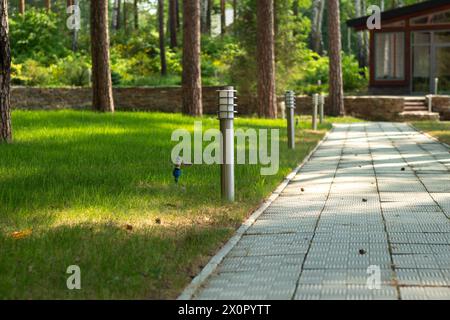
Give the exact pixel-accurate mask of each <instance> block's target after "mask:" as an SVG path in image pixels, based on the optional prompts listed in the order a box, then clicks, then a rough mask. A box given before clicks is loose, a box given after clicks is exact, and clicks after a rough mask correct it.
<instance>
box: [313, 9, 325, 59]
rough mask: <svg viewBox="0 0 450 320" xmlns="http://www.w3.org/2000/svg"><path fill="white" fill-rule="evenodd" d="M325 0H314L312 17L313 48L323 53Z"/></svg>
mask: <svg viewBox="0 0 450 320" xmlns="http://www.w3.org/2000/svg"><path fill="white" fill-rule="evenodd" d="M324 9H325V0H314V2H313V10H312V18H311V49H312V50H313V51H314V52H317V53H318V54H322V53H323V37H322V24H323V12H324Z"/></svg>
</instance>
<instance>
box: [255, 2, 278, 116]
mask: <svg viewBox="0 0 450 320" xmlns="http://www.w3.org/2000/svg"><path fill="white" fill-rule="evenodd" d="M256 20H257V35H256V37H257V48H256V50H257V69H258V102H257V105H258V113H259V115H260V116H262V117H267V118H276V116H277V103H276V91H275V39H274V3H273V0H258V1H257V4H256Z"/></svg>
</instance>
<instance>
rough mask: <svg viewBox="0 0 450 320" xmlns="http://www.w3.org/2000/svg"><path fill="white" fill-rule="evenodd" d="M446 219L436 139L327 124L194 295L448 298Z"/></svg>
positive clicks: (448, 211)
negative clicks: (306, 157)
mask: <svg viewBox="0 0 450 320" xmlns="http://www.w3.org/2000/svg"><path fill="white" fill-rule="evenodd" d="M449 218H450V153H449V150H448V149H447V148H446V147H445V146H443V145H441V144H439V143H436V142H434V141H433V140H431V139H429V138H428V137H426V136H424V135H422V134H420V133H418V132H417V131H415V130H414V129H412V128H411V127H409V126H408V125H406V124H398V123H367V124H351V125H336V126H335V129H334V130H333V132H332V133H331V134H330V135H329V136H328V139H327V140H326V141H324V143H323V144H322V145H321V147H320V148H319V149H318V150H317V151H316V152H315V153H314V155H313V156H312V158H311V159H310V161H308V162H307V163H306V164H305V165H304V166H303V168H302V169H301V170H300V171H299V173H298V175H297V176H296V177H295V178H294V179H293V181H292V182H291V183H290V184H289V185H288V186H287V188H286V189H285V190H284V192H283V193H282V195H281V196H280V197H279V198H278V199H277V200H276V201H275V202H274V203H273V204H272V205H271V206H270V207H269V208H268V209H267V210H266V211H265V212H264V213H263V214H262V215H261V216H260V218H259V219H258V220H257V221H256V222H255V223H254V224H253V226H251V227H250V228H249V229H248V231H247V232H246V234H245V235H244V236H243V237H242V239H241V240H240V241H239V242H238V244H237V245H236V247H234V249H233V250H232V251H231V252H230V253H229V254H228V255H227V256H226V257H225V259H224V261H223V262H222V264H221V265H220V266H219V268H218V269H217V271H216V272H215V274H213V275H212V276H211V277H209V279H208V280H207V281H206V283H205V284H204V285H203V287H202V288H201V289H200V290H198V291H197V293H196V296H195V298H196V299H450V220H449ZM371 266H372V267H371ZM368 268H369V269H368ZM378 268H379V269H378ZM377 270H379V271H380V273H379V274H380V279H381V286H380V287H379V288H378V289H372V290H371V289H370V288H369V287H368V286H367V282H368V279H376V275H377ZM368 272H369V273H368ZM372 272H375V273H372ZM371 275H372V276H371ZM369 277H370V278H369ZM369 283H373V282H371V281H370V280H369Z"/></svg>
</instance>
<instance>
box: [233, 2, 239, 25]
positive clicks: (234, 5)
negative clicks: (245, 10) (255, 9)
mask: <svg viewBox="0 0 450 320" xmlns="http://www.w3.org/2000/svg"><path fill="white" fill-rule="evenodd" d="M237 15H238V8H237V0H233V24H234V23H235V22H236V20H237Z"/></svg>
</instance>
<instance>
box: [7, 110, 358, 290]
mask: <svg viewBox="0 0 450 320" xmlns="http://www.w3.org/2000/svg"><path fill="white" fill-rule="evenodd" d="M335 120H336V119H329V121H335ZM193 121H194V119H193V118H190V117H183V116H181V115H179V114H162V113H122V112H118V113H116V114H114V115H111V114H97V113H92V112H82V111H15V112H14V113H13V125H14V139H15V143H14V144H12V145H0V299H14V298H20V299H54V298H61V299H86V298H92V299H108V298H116V299H167V298H175V297H176V296H177V295H178V294H179V293H180V292H181V290H182V289H183V288H184V286H186V285H187V284H188V283H189V281H190V280H191V277H192V276H194V275H195V274H196V273H197V272H198V271H199V270H200V268H201V266H202V265H204V264H205V263H206V262H207V261H208V259H209V257H210V256H211V255H212V254H214V253H215V252H216V251H217V250H218V248H219V247H220V246H221V244H223V243H224V242H225V241H226V240H227V239H228V238H229V237H230V236H231V235H232V234H233V232H234V230H235V229H236V227H238V226H239V225H240V223H241V222H242V221H243V219H244V218H245V217H247V216H248V215H249V213H251V211H252V209H254V208H256V207H257V206H258V204H259V203H260V202H261V201H262V199H263V198H264V197H266V196H268V195H269V194H270V192H271V191H272V190H273V189H274V188H275V187H276V185H278V184H279V183H280V181H281V180H282V179H283V177H284V176H285V175H286V174H287V173H288V172H290V171H291V169H292V168H293V167H295V166H296V164H298V163H299V162H300V161H301V160H302V159H303V157H304V156H305V155H306V154H308V153H309V151H310V150H311V149H312V148H313V147H314V146H315V145H316V143H317V142H318V141H319V140H320V139H321V138H322V137H323V135H324V134H325V132H326V130H327V129H329V128H330V127H331V125H330V124H325V125H323V126H321V127H320V131H318V132H313V131H311V130H310V127H311V125H310V120H309V119H307V118H305V117H302V121H301V122H300V126H301V127H302V128H303V130H301V131H300V130H298V136H297V146H298V147H297V149H296V150H295V151H289V150H287V148H286V138H285V135H286V134H285V130H284V129H283V130H282V131H281V133H280V136H281V139H282V141H281V142H280V146H281V151H280V153H281V159H280V170H279V172H278V174H277V175H275V176H267V177H262V176H260V175H259V166H256V165H247V166H242V165H240V166H237V167H236V179H237V181H236V183H237V186H236V188H237V192H236V194H237V199H236V200H237V201H236V203H235V204H229V205H223V204H222V203H221V201H220V186H219V167H218V166H216V165H212V166H208V165H198V166H193V167H190V168H187V169H186V170H184V176H183V177H182V180H181V184H182V186H181V187H177V186H175V185H174V183H173V180H172V176H171V171H172V165H171V163H170V152H171V149H172V147H173V146H174V145H175V144H176V143H175V142H171V141H170V137H171V133H172V131H173V130H174V129H177V128H187V129H188V130H192V129H193ZM306 121H307V122H306ZM336 121H340V122H346V121H356V120H355V119H349V118H344V119H337V120H336ZM217 126H218V121H217V120H216V119H215V118H213V117H204V118H203V129H208V128H212V127H217ZM249 127H252V128H284V127H285V122H284V121H283V120H258V119H238V120H237V121H236V128H249ZM130 227H131V228H130ZM130 229H131V230H130ZM30 230H31V234H28V235H25V236H24V237H22V238H20V237H19V238H16V237H14V236H13V233H14V232H21V231H25V233H27V232H28V233H29V232H30ZM69 265H79V266H80V268H81V279H82V280H81V286H82V289H81V290H74V291H70V290H68V289H67V288H66V280H67V277H68V276H69V275H68V274H66V269H67V267H68V266H69Z"/></svg>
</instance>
